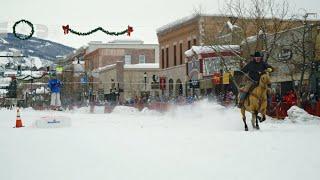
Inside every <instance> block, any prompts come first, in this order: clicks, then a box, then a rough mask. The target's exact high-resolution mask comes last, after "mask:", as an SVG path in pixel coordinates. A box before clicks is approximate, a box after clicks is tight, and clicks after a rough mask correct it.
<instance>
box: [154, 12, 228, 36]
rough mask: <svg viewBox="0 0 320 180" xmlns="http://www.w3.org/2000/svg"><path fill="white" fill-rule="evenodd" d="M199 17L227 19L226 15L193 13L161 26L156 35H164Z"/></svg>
mask: <svg viewBox="0 0 320 180" xmlns="http://www.w3.org/2000/svg"><path fill="white" fill-rule="evenodd" d="M199 17H229V16H228V15H226V14H207V13H201V14H197V13H194V14H192V15H189V16H186V17H183V18H181V19H177V20H175V21H173V22H171V23H169V24H166V25H164V26H161V27H160V28H158V29H157V34H161V33H164V32H166V31H168V30H170V29H173V28H175V27H177V26H180V25H183V24H185V23H188V22H190V21H192V20H194V19H197V18H199Z"/></svg>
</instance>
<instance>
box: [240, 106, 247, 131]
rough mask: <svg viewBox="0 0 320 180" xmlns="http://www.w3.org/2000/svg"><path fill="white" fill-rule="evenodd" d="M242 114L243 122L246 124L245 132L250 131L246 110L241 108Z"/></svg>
mask: <svg viewBox="0 0 320 180" xmlns="http://www.w3.org/2000/svg"><path fill="white" fill-rule="evenodd" d="M241 114H242V121H243V123H244V130H245V131H248V125H247V122H246V110H245V109H244V108H241Z"/></svg>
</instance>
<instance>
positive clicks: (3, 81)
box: [0, 77, 11, 87]
mask: <svg viewBox="0 0 320 180" xmlns="http://www.w3.org/2000/svg"><path fill="white" fill-rule="evenodd" d="M10 82H11V78H10V77H5V78H0V87H7V86H9V84H10Z"/></svg>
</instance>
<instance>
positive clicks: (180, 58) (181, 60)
mask: <svg viewBox="0 0 320 180" xmlns="http://www.w3.org/2000/svg"><path fill="white" fill-rule="evenodd" d="M180 64H182V43H180Z"/></svg>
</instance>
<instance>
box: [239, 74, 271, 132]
mask: <svg viewBox="0 0 320 180" xmlns="http://www.w3.org/2000/svg"><path fill="white" fill-rule="evenodd" d="M270 83H271V82H270V76H269V72H267V71H266V72H264V73H262V74H261V76H260V80H259V84H258V86H257V87H255V88H254V89H253V90H252V91H251V92H250V94H249V96H248V97H247V98H246V99H245V101H244V104H243V106H242V108H241V114H242V120H243V122H244V128H245V131H248V126H247V123H246V115H245V111H248V112H251V113H252V119H251V123H252V127H253V128H255V129H260V127H259V123H258V120H259V121H261V122H262V121H264V120H265V119H266V112H267V90H268V84H270ZM258 113H261V114H262V119H261V118H260V117H259V116H258Z"/></svg>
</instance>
